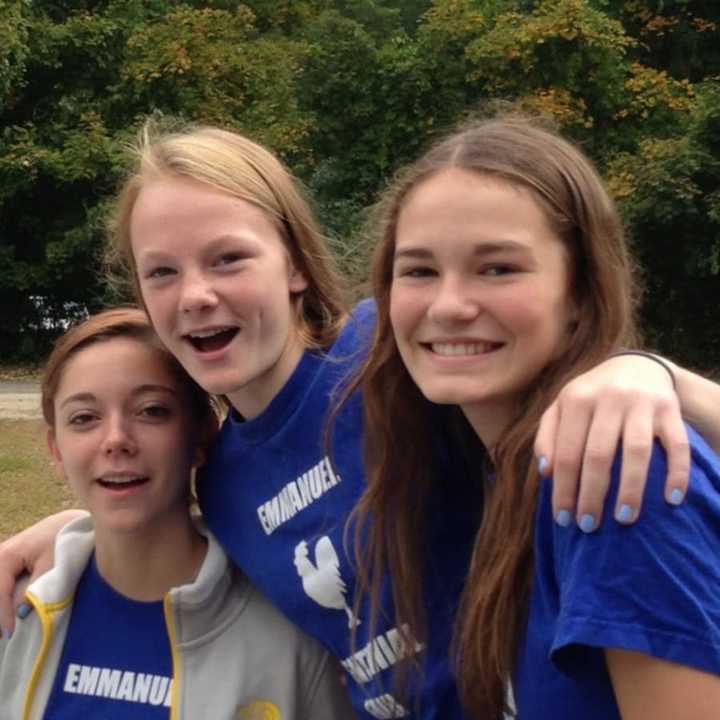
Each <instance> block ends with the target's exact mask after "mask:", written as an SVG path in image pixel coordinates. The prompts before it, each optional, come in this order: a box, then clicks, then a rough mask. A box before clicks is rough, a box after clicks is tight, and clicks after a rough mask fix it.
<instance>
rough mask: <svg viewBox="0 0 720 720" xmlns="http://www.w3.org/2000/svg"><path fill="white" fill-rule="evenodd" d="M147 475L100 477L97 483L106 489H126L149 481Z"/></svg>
mask: <svg viewBox="0 0 720 720" xmlns="http://www.w3.org/2000/svg"><path fill="white" fill-rule="evenodd" d="M149 481H150V478H148V477H117V478H110V477H107V478H100V479H99V480H98V483H99V484H100V485H102V486H103V487H104V488H106V489H108V490H127V489H128V488H132V487H139V486H140V485H144V484H145V483H146V482H149Z"/></svg>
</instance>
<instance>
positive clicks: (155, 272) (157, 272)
mask: <svg viewBox="0 0 720 720" xmlns="http://www.w3.org/2000/svg"><path fill="white" fill-rule="evenodd" d="M175 272H176V271H175V270H173V268H171V267H157V268H153V269H152V270H151V271H150V272H149V273H148V274H147V277H148V278H163V277H167V276H168V275H174V274H175Z"/></svg>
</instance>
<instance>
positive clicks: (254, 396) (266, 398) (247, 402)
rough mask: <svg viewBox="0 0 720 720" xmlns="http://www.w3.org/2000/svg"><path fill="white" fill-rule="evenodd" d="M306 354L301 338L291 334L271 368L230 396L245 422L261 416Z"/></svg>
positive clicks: (232, 403) (229, 398) (231, 402)
mask: <svg viewBox="0 0 720 720" xmlns="http://www.w3.org/2000/svg"><path fill="white" fill-rule="evenodd" d="M304 352H305V347H304V345H303V343H302V341H301V339H300V337H299V336H298V335H296V334H291V335H290V336H289V338H288V344H287V346H286V347H285V349H284V350H283V352H282V354H281V356H280V357H279V358H278V360H277V361H276V362H275V363H274V364H273V365H272V366H271V367H269V368H268V369H267V370H266V371H265V372H264V373H263V374H262V375H260V376H258V377H256V378H255V379H254V380H253V381H252V382H249V383H247V384H246V386H245V387H242V388H240V389H239V390H237V391H236V392H233V393H230V394H228V400H229V401H230V404H231V405H232V406H233V407H234V408H235V410H237V412H238V413H240V415H241V416H242V417H243V418H245V420H253V419H254V418H256V417H258V416H259V415H261V414H262V413H263V412H264V411H265V410H266V409H267V407H268V405H270V403H271V402H272V401H273V400H274V398H275V396H276V395H277V394H278V393H279V392H280V391H281V390H282V389H283V387H285V384H286V383H287V381H288V380H289V379H290V378H291V377H292V374H293V373H294V372H295V368H297V366H298V364H299V363H300V360H301V359H302V356H303V353H304Z"/></svg>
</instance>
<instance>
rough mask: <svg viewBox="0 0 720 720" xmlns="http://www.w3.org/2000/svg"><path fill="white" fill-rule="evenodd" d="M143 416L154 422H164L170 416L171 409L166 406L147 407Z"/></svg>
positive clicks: (143, 410)
mask: <svg viewBox="0 0 720 720" xmlns="http://www.w3.org/2000/svg"><path fill="white" fill-rule="evenodd" d="M141 414H142V415H144V416H145V417H147V418H150V419H152V420H164V419H165V418H167V417H169V416H170V409H169V408H167V407H165V406H164V405H146V406H145V407H144V408H143V409H142V411H141Z"/></svg>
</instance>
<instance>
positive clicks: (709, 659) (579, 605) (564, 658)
mask: <svg viewBox="0 0 720 720" xmlns="http://www.w3.org/2000/svg"><path fill="white" fill-rule="evenodd" d="M688 432H689V436H690V441H691V450H692V467H691V475H690V487H689V490H688V495H687V498H686V500H685V502H684V503H683V504H682V505H680V506H678V507H673V506H671V505H669V504H667V503H666V502H665V500H664V485H665V477H666V471H667V462H666V458H665V453H664V451H663V450H662V448H661V447H660V446H659V445H656V447H655V448H654V450H653V454H652V458H651V463H650V470H649V475H648V482H647V486H646V489H645V495H644V503H643V508H642V512H641V515H640V518H639V519H638V521H637V522H636V523H635V524H633V525H630V526H623V525H620V524H619V523H617V522H616V521H615V520H614V519H613V509H614V507H615V500H616V496H617V490H618V479H619V470H620V463H619V459H616V462H615V464H614V467H613V470H612V486H611V490H610V492H609V494H608V498H607V501H606V504H605V510H604V516H603V523H602V525H601V527H600V528H599V529H598V530H596V531H595V532H594V533H590V534H587V535H586V534H584V533H583V532H581V531H580V530H579V529H578V528H577V527H575V526H572V527H568V528H561V527H558V526H557V525H556V524H555V523H552V521H550V524H551V525H552V529H551V530H550V529H549V528H548V529H547V532H551V533H552V543H546V547H551V548H552V549H551V551H550V552H552V554H553V558H552V561H553V570H554V583H555V587H556V593H557V601H558V608H557V624H556V628H555V634H554V638H553V642H552V646H551V658H552V660H553V661H554V662H555V663H556V664H557V665H558V667H559V668H560V669H561V670H563V671H564V672H566V673H569V674H572V672H573V668H574V667H580V666H582V665H583V664H584V663H582V662H579V661H580V660H581V658H579V657H578V653H588V652H589V653H592V652H601V651H603V650H604V649H605V648H622V649H626V650H633V651H637V652H640V653H643V654H646V655H650V656H653V657H656V658H659V659H663V660H667V661H671V662H675V663H679V664H682V665H686V666H690V667H694V668H697V669H699V670H703V671H706V672H711V673H716V674H720V463H719V462H718V458H717V457H716V456H715V455H714V453H713V452H712V451H711V450H710V449H709V448H708V446H707V445H706V444H705V442H704V441H703V440H702V438H701V437H700V436H699V435H698V434H697V433H696V432H694V431H693V430H692V429H688ZM542 502H544V503H549V502H550V499H549V495H548V491H547V489H545V488H544V489H543V498H542ZM545 517H551V514H548V513H545ZM585 659H587V658H585Z"/></svg>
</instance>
